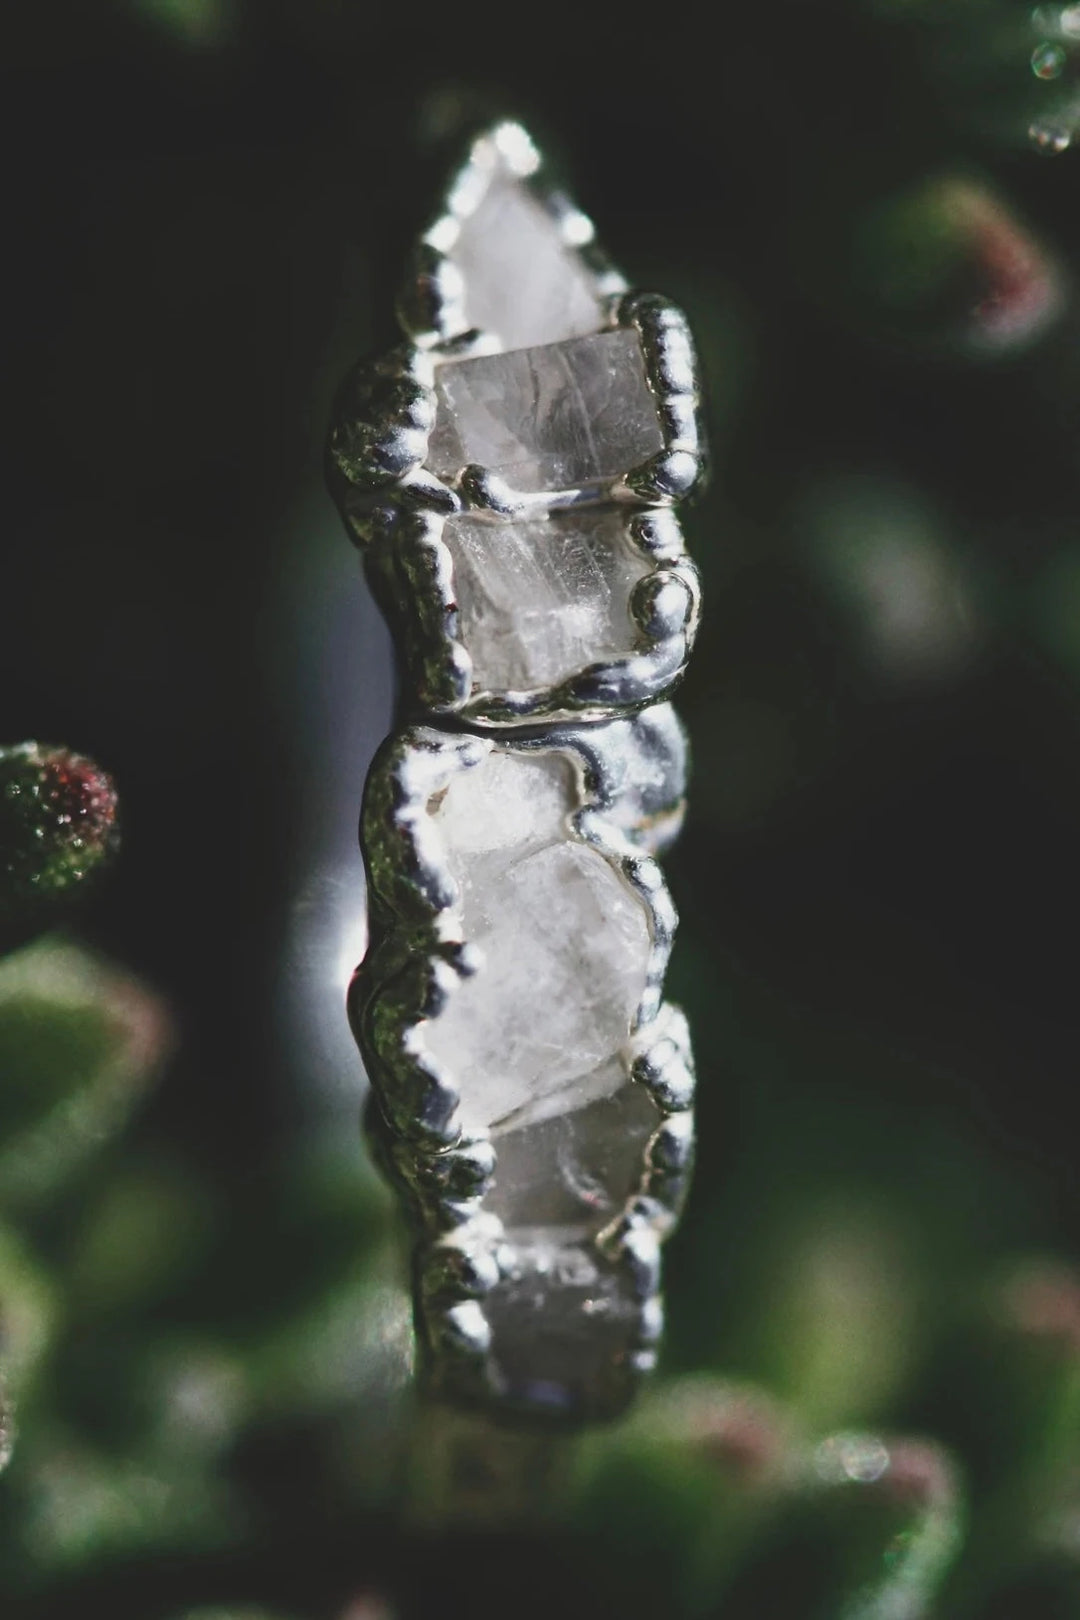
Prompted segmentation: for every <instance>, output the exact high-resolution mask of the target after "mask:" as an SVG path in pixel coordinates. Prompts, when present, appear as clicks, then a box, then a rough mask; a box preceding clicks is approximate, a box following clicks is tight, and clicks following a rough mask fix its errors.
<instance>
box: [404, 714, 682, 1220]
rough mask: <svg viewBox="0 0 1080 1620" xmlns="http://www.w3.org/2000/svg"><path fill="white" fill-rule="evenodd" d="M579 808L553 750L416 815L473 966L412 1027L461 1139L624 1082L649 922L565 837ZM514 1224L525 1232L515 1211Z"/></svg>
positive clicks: (638, 904) (554, 1113)
mask: <svg viewBox="0 0 1080 1620" xmlns="http://www.w3.org/2000/svg"><path fill="white" fill-rule="evenodd" d="M579 803H580V794H579V788H578V782H577V776H576V772H575V769H574V766H573V764H572V761H571V759H570V758H569V757H568V756H567V755H566V754H565V753H562V754H560V753H559V752H557V751H550V752H535V751H528V752H526V751H524V750H521V749H514V748H511V747H505V746H501V745H500V746H496V747H493V748H492V749H491V751H490V752H489V753H488V754H486V755H485V756H484V757H483V758H482V760H481V761H480V763H479V764H477V765H474V766H472V767H471V768H469V769H467V770H463V771H461V772H459V773H458V774H457V775H455V776H454V777H453V778H452V779H451V781H450V784H449V786H448V788H447V789H446V791H445V793H444V794H443V795H441V796H437V799H436V800H435V801H433V802H432V805H431V806H430V807H429V812H428V813H429V814H431V815H432V816H433V819H434V821H435V825H436V828H437V829H438V832H439V834H440V836H441V840H442V844H443V847H444V850H445V856H446V863H447V866H448V868H449V870H450V872H451V874H452V876H453V878H454V880H455V883H456V884H457V886H458V890H459V895H460V902H459V903H460V910H461V922H462V935H463V938H464V939H465V940H467V941H468V942H469V943H470V945H472V946H474V947H476V948H477V952H478V955H479V959H480V965H479V968H478V970H477V971H476V972H475V973H474V974H472V975H471V976H470V977H468V978H465V979H462V980H460V981H459V982H458V983H457V985H456V986H455V988H454V990H453V991H452V993H451V994H450V996H449V997H448V999H447V1003H446V1006H445V1007H444V1009H443V1010H442V1011H441V1012H440V1013H439V1014H438V1015H437V1017H435V1018H433V1019H431V1020H430V1021H429V1022H428V1023H427V1024H426V1025H425V1026H424V1042H425V1045H426V1047H427V1049H428V1051H429V1052H430V1053H431V1055H432V1056H433V1057H434V1058H435V1059H436V1060H437V1061H439V1062H440V1063H441V1064H442V1065H443V1066H444V1067H445V1069H446V1072H447V1074H448V1075H449V1076H450V1077H452V1079H453V1082H454V1084H455V1086H456V1087H457V1089H458V1091H459V1094H460V1116H461V1123H462V1126H463V1128H464V1130H465V1131H466V1132H467V1133H474V1132H475V1133H478V1134H479V1133H482V1132H485V1131H489V1130H490V1131H491V1132H492V1135H493V1136H495V1137H497V1136H498V1134H499V1133H500V1131H503V1132H506V1133H507V1134H508V1135H509V1134H511V1133H513V1132H520V1133H524V1132H525V1131H526V1129H528V1130H530V1131H533V1130H534V1128H535V1127H537V1126H540V1125H542V1124H543V1123H544V1122H549V1121H552V1120H554V1119H557V1118H558V1117H559V1116H561V1115H568V1114H571V1113H572V1112H573V1111H575V1110H580V1109H583V1108H585V1107H586V1106H587V1105H588V1104H589V1103H591V1102H593V1101H595V1100H596V1099H598V1098H602V1097H611V1096H613V1095H614V1094H615V1093H617V1092H618V1091H619V1090H620V1089H621V1088H622V1087H623V1086H624V1085H625V1084H627V1083H628V1082H627V1080H626V1074H625V1069H624V1066H623V1063H622V1062H621V1061H620V1054H621V1053H622V1052H623V1051H624V1050H625V1049H626V1047H627V1044H628V1041H629V1037H630V1034H631V1031H632V1028H633V1025H634V1021H635V1018H636V1015H637V1011H638V1007H639V1005H640V1003H641V1000H642V996H643V994H644V991H645V987H646V980H647V975H648V969H649V958H650V953H651V937H650V929H649V918H648V915H647V911H646V907H645V904H644V902H643V900H642V899H641V897H640V896H639V895H638V894H637V893H635V891H634V890H633V889H632V888H631V887H630V886H629V884H628V883H627V882H626V880H625V879H624V878H623V877H622V875H621V874H620V873H619V872H618V871H616V870H615V868H614V867H613V866H612V865H611V863H610V862H609V861H608V860H607V859H606V858H605V857H604V856H603V855H602V854H601V853H600V852H599V851H598V850H596V849H594V848H592V847H591V846H589V845H587V844H583V843H581V842H580V841H579V840H577V839H576V838H574V837H573V836H572V834H571V832H570V827H569V817H570V815H571V814H572V812H573V811H574V810H575V809H576V808H577V807H578V805H579ZM539 1139H540V1138H539V1137H535V1136H534V1138H533V1140H539ZM519 1140H523V1137H522V1138H520V1139H519ZM498 1151H499V1150H498V1147H497V1146H496V1155H498ZM558 1151H559V1149H558V1146H557V1145H556V1147H555V1149H554V1152H555V1156H556V1157H557V1156H558ZM526 1156H527V1155H526ZM573 1174H574V1172H571V1175H573ZM588 1176H589V1172H588V1170H587V1168H586V1169H585V1170H583V1171H582V1172H581V1175H580V1176H579V1178H578V1179H579V1180H581V1181H582V1185H584V1182H585V1181H586V1180H587V1179H588ZM511 1179H512V1178H511V1176H510V1173H509V1172H507V1174H506V1176H505V1177H504V1179H503V1183H502V1185H503V1190H504V1193H505V1192H508V1191H509V1188H510V1182H511ZM585 1207H588V1198H586V1199H585ZM515 1219H516V1220H518V1221H521V1222H523V1223H524V1224H532V1218H531V1217H530V1216H529V1215H528V1214H527V1213H526V1211H525V1210H524V1209H519V1210H518V1212H517V1214H516V1216H515ZM536 1219H538V1220H542V1219H543V1217H542V1215H538V1216H537V1217H536Z"/></svg>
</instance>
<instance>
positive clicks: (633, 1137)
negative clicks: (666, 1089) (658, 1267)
mask: <svg viewBox="0 0 1080 1620" xmlns="http://www.w3.org/2000/svg"><path fill="white" fill-rule="evenodd" d="M610 1062H611V1064H612V1066H613V1072H611V1073H610V1074H609V1075H607V1076H605V1080H604V1090H605V1095H603V1096H600V1097H596V1098H594V1099H593V1100H592V1101H591V1102H587V1103H585V1104H583V1105H582V1106H581V1107H580V1108H576V1109H574V1110H573V1111H571V1112H562V1113H558V1114H556V1113H553V1112H548V1113H546V1114H545V1113H544V1112H542V1111H541V1110H542V1109H543V1106H544V1104H543V1102H541V1103H540V1104H534V1105H532V1107H530V1106H529V1105H526V1107H525V1108H524V1109H522V1110H521V1111H520V1112H519V1113H518V1114H515V1115H511V1117H510V1118H509V1119H507V1120H505V1121H504V1122H503V1123H502V1124H501V1125H500V1126H499V1128H498V1129H497V1130H495V1131H493V1132H492V1140H493V1142H494V1146H495V1154H496V1159H495V1185H494V1187H493V1189H492V1191H491V1192H490V1193H489V1194H488V1197H487V1201H486V1204H485V1208H487V1209H489V1210H490V1211H491V1213H492V1214H494V1215H497V1216H498V1217H499V1219H500V1220H501V1221H502V1222H503V1224H504V1226H505V1227H506V1228H507V1231H508V1233H509V1235H510V1236H511V1237H512V1238H513V1237H515V1236H516V1235H517V1234H519V1233H522V1229H528V1228H534V1227H544V1228H547V1229H550V1228H558V1229H559V1230H560V1232H561V1234H562V1235H563V1236H564V1237H565V1238H566V1239H567V1240H568V1241H569V1240H572V1239H574V1238H577V1237H585V1236H588V1235H590V1234H592V1233H595V1232H596V1231H598V1230H599V1229H600V1227H602V1226H604V1225H606V1224H607V1222H608V1221H609V1220H611V1218H612V1217H613V1216H614V1215H615V1214H616V1213H617V1211H618V1210H619V1209H620V1208H621V1207H622V1205H623V1204H624V1203H625V1201H626V1199H627V1198H629V1197H630V1196H631V1195H632V1194H633V1193H634V1192H635V1191H636V1190H637V1188H638V1186H639V1185H640V1182H641V1178H642V1173H643V1156H644V1152H645V1148H646V1145H647V1144H648V1141H649V1138H650V1136H651V1135H652V1133H653V1132H654V1131H655V1129H656V1127H657V1125H658V1124H659V1122H660V1114H659V1111H658V1110H657V1107H656V1104H655V1103H654V1102H653V1100H652V1098H651V1097H650V1096H649V1093H648V1092H647V1091H646V1089H645V1087H644V1086H642V1085H641V1084H639V1083H638V1082H637V1081H635V1080H628V1079H627V1078H626V1076H625V1071H624V1068H623V1064H622V1062H621V1060H620V1059H618V1058H615V1059H612V1060H610ZM612 1082H614V1084H612ZM609 1086H610V1087H611V1089H610V1090H608V1087H609ZM559 1100H561V1099H560V1098H559V1097H556V1098H555V1099H548V1100H547V1101H548V1105H549V1107H550V1104H551V1102H553V1101H559ZM534 1110H535V1112H534Z"/></svg>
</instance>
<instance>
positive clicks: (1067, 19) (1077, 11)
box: [1058, 6, 1080, 39]
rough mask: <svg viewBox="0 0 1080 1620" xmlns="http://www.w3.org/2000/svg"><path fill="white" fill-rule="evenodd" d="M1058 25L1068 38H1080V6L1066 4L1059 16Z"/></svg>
mask: <svg viewBox="0 0 1080 1620" xmlns="http://www.w3.org/2000/svg"><path fill="white" fill-rule="evenodd" d="M1058 27H1059V28H1060V30H1061V32H1062V33H1063V34H1064V36H1065V38H1066V39H1080V6H1066V7H1065V9H1064V11H1063V12H1062V13H1061V15H1060V16H1059V17H1058Z"/></svg>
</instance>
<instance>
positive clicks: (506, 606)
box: [443, 509, 649, 692]
mask: <svg viewBox="0 0 1080 1620" xmlns="http://www.w3.org/2000/svg"><path fill="white" fill-rule="evenodd" d="M443 540H444V541H445V543H446V545H447V546H448V547H449V549H450V552H451V555H452V556H453V559H454V584H455V589H456V594H457V603H458V612H459V615H460V635H461V639H462V641H463V642H464V644H465V646H466V648H467V649H468V651H469V654H470V656H471V657H472V661H473V688H474V690H476V691H481V692H514V691H528V690H530V689H532V688H535V687H545V686H557V685H558V684H559V683H560V682H562V681H564V680H566V679H567V678H568V677H569V676H571V675H573V674H575V673H576V672H577V671H579V670H582V669H585V668H586V667H587V666H588V665H589V664H593V663H600V662H607V661H609V660H611V659H615V658H625V657H628V656H629V655H630V654H631V653H632V652H633V650H634V642H635V639H636V629H635V626H634V623H633V621H632V619H631V617H630V606H629V603H630V594H631V592H632V591H633V588H634V586H635V585H636V584H637V582H638V580H640V579H641V578H642V577H643V576H644V575H645V574H646V573H647V572H648V570H649V564H648V562H647V561H646V560H645V559H644V558H642V556H641V554H640V553H639V552H638V551H636V550H635V548H634V547H633V545H632V543H631V541H630V539H629V536H628V534H627V520H626V518H625V517H624V516H623V515H622V514H621V513H620V512H618V511H612V510H603V509H598V510H593V511H569V512H553V513H552V514H551V516H550V517H548V518H538V519H528V520H520V519H519V520H515V521H514V522H512V523H492V522H488V521H485V520H484V519H483V518H474V517H469V516H459V517H451V518H449V519H448V520H447V522H446V524H445V526H444V528H443Z"/></svg>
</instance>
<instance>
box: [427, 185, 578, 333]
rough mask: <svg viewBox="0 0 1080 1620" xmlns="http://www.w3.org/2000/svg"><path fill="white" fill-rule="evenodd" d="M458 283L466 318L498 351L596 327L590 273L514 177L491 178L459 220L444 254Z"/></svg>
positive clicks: (550, 220)
mask: <svg viewBox="0 0 1080 1620" xmlns="http://www.w3.org/2000/svg"><path fill="white" fill-rule="evenodd" d="M449 257H450V259H451V260H452V262H453V263H454V264H455V265H456V267H457V269H458V270H459V271H460V273H461V277H462V280H463V282H464V284H465V323H466V325H467V326H478V327H480V328H481V329H482V330H483V331H485V332H488V333H490V334H492V335H493V336H495V337H497V338H498V340H499V342H500V343H501V345H502V347H503V348H504V349H527V348H530V347H532V346H533V345H535V344H538V343H558V342H561V341H562V339H564V338H572V337H580V336H582V335H584V334H585V333H586V332H595V331H596V329H597V327H599V326H601V325H602V324H603V318H604V312H603V307H602V304H601V300H600V297H599V295H598V292H597V285H596V277H595V276H594V275H593V273H592V272H591V271H590V270H589V268H588V267H587V265H586V264H585V263H584V262H583V260H582V258H581V256H580V254H578V253H577V252H575V250H574V249H573V248H572V247H569V246H568V245H567V244H566V243H565V242H564V241H563V239H562V235H561V233H560V230H559V226H558V223H557V221H556V220H555V219H553V218H552V216H551V215H550V214H549V213H548V212H547V211H546V210H545V209H544V208H543V207H542V206H541V204H540V203H539V202H537V201H536V199H535V198H534V197H532V196H531V195H530V194H529V192H528V190H527V189H526V187H525V186H523V185H522V184H521V182H520V181H519V180H516V179H514V178H512V177H511V176H509V175H497V176H496V177H495V178H494V179H493V180H492V181H491V184H490V185H489V186H488V188H487V190H486V192H485V193H484V196H483V197H482V198H481V200H480V202H479V204H478V206H477V207H476V208H475V209H474V210H473V212H472V213H471V214H470V215H469V217H468V218H467V219H465V220H464V221H463V222H462V226H461V233H460V235H459V236H458V239H457V241H456V242H455V243H454V245H453V247H452V248H451V250H450V254H449Z"/></svg>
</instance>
